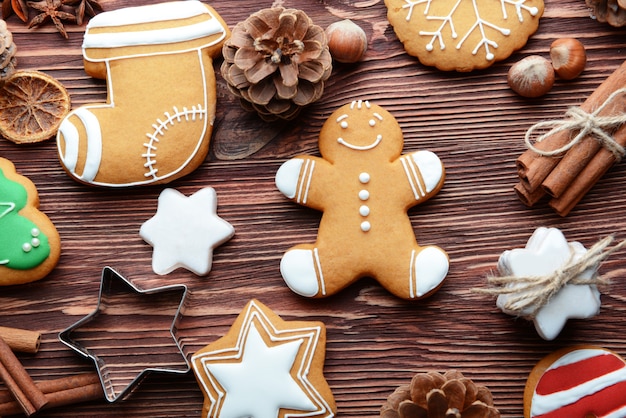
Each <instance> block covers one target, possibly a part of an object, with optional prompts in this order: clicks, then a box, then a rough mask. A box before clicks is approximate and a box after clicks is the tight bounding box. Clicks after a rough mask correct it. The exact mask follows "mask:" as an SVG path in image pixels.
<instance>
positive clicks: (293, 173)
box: [275, 158, 304, 199]
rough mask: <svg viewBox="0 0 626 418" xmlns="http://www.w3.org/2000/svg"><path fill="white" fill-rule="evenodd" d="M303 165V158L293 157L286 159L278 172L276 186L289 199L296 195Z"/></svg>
mask: <svg viewBox="0 0 626 418" xmlns="http://www.w3.org/2000/svg"><path fill="white" fill-rule="evenodd" d="M303 165H304V160H303V159H301V158H292V159H291V160H287V161H285V162H284V163H283V164H282V165H281V166H280V168H279V169H278V171H277V172H276V176H275V183H276V187H277V188H278V190H279V191H280V192H281V193H282V194H284V195H285V196H287V197H288V198H289V199H293V198H294V197H296V193H297V190H298V177H299V176H300V170H302V166H303Z"/></svg>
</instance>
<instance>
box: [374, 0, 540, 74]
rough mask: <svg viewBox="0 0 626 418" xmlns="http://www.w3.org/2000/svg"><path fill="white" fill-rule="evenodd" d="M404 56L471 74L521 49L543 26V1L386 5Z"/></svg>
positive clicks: (396, 0) (401, 0)
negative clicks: (411, 56) (540, 22)
mask: <svg viewBox="0 0 626 418" xmlns="http://www.w3.org/2000/svg"><path fill="white" fill-rule="evenodd" d="M385 4H386V6H387V18H388V19H389V22H390V23H391V25H392V26H393V28H394V30H395V32H396V35H397V36H398V38H399V39H400V41H402V43H403V44H404V48H405V49H406V51H407V52H408V53H409V54H411V55H413V56H416V57H417V58H418V59H419V60H420V62H421V63H422V64H424V65H429V66H434V67H437V68H438V69H440V70H445V71H450V70H456V71H460V72H467V71H472V70H477V69H482V68H487V67H489V66H490V65H491V64H493V63H494V62H496V61H500V60H503V59H506V58H507V57H509V56H510V55H511V54H512V53H513V52H514V51H516V50H518V49H520V48H521V47H523V46H524V45H525V44H526V42H527V41H528V37H529V36H530V35H532V34H533V33H534V32H535V31H536V30H537V27H538V26H539V18H540V17H541V15H542V14H543V0H385Z"/></svg>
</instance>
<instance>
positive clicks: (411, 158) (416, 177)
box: [394, 151, 445, 206]
mask: <svg viewBox="0 0 626 418" xmlns="http://www.w3.org/2000/svg"><path fill="white" fill-rule="evenodd" d="M394 168H396V169H398V168H401V170H402V171H403V172H404V174H405V176H406V179H407V181H408V184H409V186H410V190H411V195H410V197H409V202H410V204H409V206H413V205H415V204H417V203H422V202H424V201H426V200H428V199H430V198H431V197H432V196H434V195H435V194H437V192H439V189H441V187H442V186H443V182H444V178H445V169H444V167H443V164H442V162H441V160H440V159H439V157H437V155H436V154H435V153H433V152H431V151H416V152H411V153H408V154H404V155H402V156H401V157H400V158H398V159H397V160H396V161H395V163H394ZM407 197H408V196H407Z"/></svg>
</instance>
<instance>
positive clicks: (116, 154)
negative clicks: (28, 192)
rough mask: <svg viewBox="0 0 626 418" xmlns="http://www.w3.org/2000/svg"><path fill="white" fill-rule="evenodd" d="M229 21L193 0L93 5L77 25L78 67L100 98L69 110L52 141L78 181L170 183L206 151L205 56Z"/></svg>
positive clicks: (208, 69)
mask: <svg viewBox="0 0 626 418" xmlns="http://www.w3.org/2000/svg"><path fill="white" fill-rule="evenodd" d="M229 36H230V30H229V29H228V26H227V24H226V23H225V22H224V20H223V19H222V18H221V17H220V15H219V14H218V13H217V12H216V11H215V10H214V9H213V8H212V7H210V6H209V5H206V4H204V3H202V2H200V1H197V0H190V1H173V2H166V3H157V4H150V5H144V6H135V7H127V8H122V9H117V10H112V11H107V12H104V13H100V14H98V15H97V16H95V17H93V18H92V19H91V20H90V21H89V24H88V25H87V27H86V30H85V36H84V40H83V45H82V50H83V62H84V66H85V72H86V73H87V74H89V75H91V76H92V77H95V78H99V79H106V81H107V83H106V85H107V100H106V102H102V103H89V104H85V105H83V106H80V107H78V108H76V109H74V110H72V111H71V112H70V114H69V115H68V116H67V117H66V118H65V119H64V120H63V121H62V122H61V125H60V128H59V131H58V134H57V149H58V155H59V158H60V161H61V165H62V167H63V168H64V169H65V171H66V172H67V173H68V174H69V175H70V177H71V178H73V179H74V180H76V181H79V182H81V183H84V184H88V185H92V186H106V187H124V186H140V185H148V184H163V183H169V182H171V181H173V180H175V179H177V178H180V177H182V176H185V175H187V174H189V173H191V172H192V171H193V170H195V169H196V168H197V167H198V166H199V165H200V164H202V162H204V159H205V157H206V155H207V153H208V150H209V142H210V138H211V132H212V130H213V121H214V119H215V112H216V99H217V95H216V80H215V74H214V69H213V59H215V58H216V57H218V56H219V55H220V54H221V50H222V45H223V43H224V41H225V40H226V39H227V38H228V37H229Z"/></svg>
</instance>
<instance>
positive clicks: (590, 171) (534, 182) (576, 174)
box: [514, 61, 626, 216]
mask: <svg viewBox="0 0 626 418" xmlns="http://www.w3.org/2000/svg"><path fill="white" fill-rule="evenodd" d="M625 87H626V61H625V62H624V63H622V65H621V66H620V67H619V68H618V69H617V70H616V71H614V72H613V73H612V74H611V75H610V76H609V77H608V78H607V79H606V80H605V81H604V82H603V83H602V84H601V85H600V86H599V87H598V88H597V89H596V90H595V91H594V92H593V93H592V94H591V95H590V96H589V97H588V98H587V100H585V102H584V103H583V104H581V106H580V108H579V109H580V111H577V112H574V110H577V109H572V111H571V112H570V113H571V114H573V115H576V114H577V115H579V116H577V117H580V118H581V121H582V122H581V123H583V124H586V123H588V124H593V123H594V121H595V120H603V121H607V120H609V118H611V117H614V116H617V118H613V119H617V122H616V124H617V125H616V127H613V126H609V127H608V128H607V129H609V132H606V133H605V132H604V131H603V132H602V133H603V136H604V134H606V136H608V137H610V138H612V141H611V142H612V143H613V144H617V145H618V146H622V147H623V146H624V145H626V129H622V125H621V124H622V123H623V122H622V119H625V120H626V118H624V115H626V92H625V93H624V94H620V93H621V90H622V89H624V88H625ZM563 122H564V123H563V126H568V125H569V124H570V123H568V120H565V121H563ZM548 124H550V123H549V122H548ZM538 125H539V124H538ZM557 125H558V124H557ZM573 125H575V124H573ZM533 128H534V127H533ZM531 129H532V128H531ZM529 133H530V130H529ZM527 135H528V133H527ZM576 135H577V132H573V131H572V130H569V129H553V130H551V131H550V133H549V135H548V136H545V137H544V138H543V140H542V141H541V142H536V143H535V144H534V148H535V149H536V150H537V151H539V152H541V153H542V154H555V155H542V154H540V153H538V152H537V151H536V150H533V149H528V150H527V151H525V152H524V153H522V155H520V157H519V158H518V159H517V160H516V167H517V171H518V175H519V177H520V181H519V183H518V184H517V185H515V187H514V190H515V192H516V194H517V196H518V198H519V199H520V200H521V201H522V202H523V203H524V204H525V205H527V206H532V205H534V204H535V203H537V202H538V201H539V200H541V198H542V197H543V196H545V195H549V196H551V197H552V199H551V201H550V202H549V205H550V206H551V207H552V208H554V209H555V211H556V212H557V213H558V214H559V215H561V216H566V215H567V214H568V213H569V212H570V211H571V210H572V209H573V208H574V206H575V205H576V204H577V203H578V202H579V201H580V199H582V197H583V196H584V195H585V194H586V193H587V192H588V191H589V190H590V189H591V188H592V187H593V185H594V184H595V183H596V182H597V181H598V180H599V179H600V178H601V177H602V175H604V173H606V171H608V169H609V168H610V167H611V166H612V165H613V164H614V163H615V161H616V160H617V156H616V155H614V153H613V152H612V151H610V150H609V149H606V143H602V142H601V141H600V140H598V138H597V136H596V134H595V133H593V132H592V133H590V134H587V135H585V136H584V137H583V138H581V139H580V140H579V141H577V142H576V143H573V144H571V147H570V142H571V141H572V138H575V137H576ZM611 146H612V145H611ZM561 149H563V150H565V151H564V152H563V153H558V152H555V151H558V150H561ZM597 155H600V156H598V157H597V158H596V156H597ZM592 162H593V164H592Z"/></svg>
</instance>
